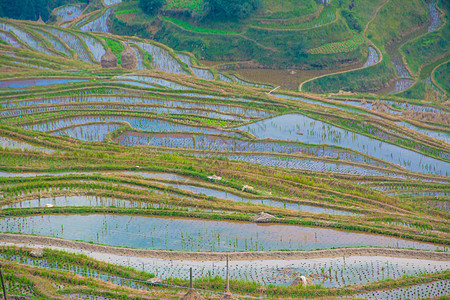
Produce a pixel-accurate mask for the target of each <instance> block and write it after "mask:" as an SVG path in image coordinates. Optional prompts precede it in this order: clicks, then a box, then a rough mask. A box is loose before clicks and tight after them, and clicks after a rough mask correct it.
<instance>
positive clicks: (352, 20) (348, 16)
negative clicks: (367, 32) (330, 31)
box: [342, 10, 362, 32]
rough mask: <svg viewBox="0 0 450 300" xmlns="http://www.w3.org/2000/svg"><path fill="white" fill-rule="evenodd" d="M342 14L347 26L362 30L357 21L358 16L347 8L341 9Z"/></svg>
mask: <svg viewBox="0 0 450 300" xmlns="http://www.w3.org/2000/svg"><path fill="white" fill-rule="evenodd" d="M342 16H343V17H344V19H345V21H347V24H348V27H350V28H351V29H353V30H356V31H358V32H361V31H362V26H361V24H360V23H359V20H358V18H357V17H355V16H354V15H353V14H352V13H351V12H349V11H348V10H343V11H342Z"/></svg>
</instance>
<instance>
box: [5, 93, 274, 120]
mask: <svg viewBox="0 0 450 300" xmlns="http://www.w3.org/2000/svg"><path fill="white" fill-rule="evenodd" d="M91 102H97V103H100V102H101V103H103V102H105V103H120V104H143V105H160V106H164V107H174V108H175V107H180V108H196V109H210V110H215V111H220V112H223V113H234V114H240V115H244V116H247V117H252V118H261V117H268V116H270V115H271V113H268V112H266V111H264V110H256V109H249V108H245V107H239V106H232V105H220V104H206V103H202V102H192V101H174V100H160V99H152V98H140V97H117V96H103V97H89V96H87V97H76V98H58V99H45V100H40V101H39V100H38V101H22V102H10V103H4V104H3V105H2V106H3V107H5V108H11V107H27V106H36V105H52V104H62V103H91Z"/></svg>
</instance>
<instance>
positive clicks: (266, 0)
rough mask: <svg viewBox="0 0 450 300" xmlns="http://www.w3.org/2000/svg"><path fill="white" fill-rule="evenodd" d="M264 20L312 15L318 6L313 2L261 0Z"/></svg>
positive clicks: (301, 0) (310, 0)
mask: <svg viewBox="0 0 450 300" xmlns="http://www.w3.org/2000/svg"><path fill="white" fill-rule="evenodd" d="M263 6H264V8H263V13H262V17H264V18H273V19H277V18H294V17H303V16H306V15H309V14H313V13H314V12H316V11H317V9H318V5H317V4H316V2H315V1H314V0H263Z"/></svg>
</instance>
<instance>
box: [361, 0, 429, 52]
mask: <svg viewBox="0 0 450 300" xmlns="http://www.w3.org/2000/svg"><path fill="white" fill-rule="evenodd" d="M428 20H429V13H428V7H427V5H426V3H425V1H422V0H395V1H390V2H389V3H388V4H386V5H385V6H383V8H382V9H381V10H380V11H379V12H378V15H377V17H376V18H375V20H374V21H373V22H372V23H370V25H369V28H368V30H367V36H368V37H369V38H370V39H371V40H372V41H373V42H375V44H377V45H379V46H382V45H383V46H384V45H386V44H387V43H388V42H390V41H392V39H395V38H399V37H400V36H402V35H403V34H404V33H405V32H406V31H408V30H410V29H413V28H418V27H420V26H423V25H424V24H425V23H426V22H428Z"/></svg>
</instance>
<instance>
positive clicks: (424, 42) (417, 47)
mask: <svg viewBox="0 0 450 300" xmlns="http://www.w3.org/2000/svg"><path fill="white" fill-rule="evenodd" d="M449 35H450V26H449V24H447V25H445V26H444V27H443V28H442V29H440V30H438V31H435V32H430V33H427V34H425V35H423V36H421V37H419V38H417V39H414V40H412V41H410V42H407V43H405V44H404V45H403V46H402V47H401V48H400V50H401V52H402V53H403V55H404V56H405V58H406V62H407V63H408V65H409V68H410V69H411V71H412V72H413V73H414V74H416V73H417V72H418V71H419V69H420V68H421V66H423V65H428V64H429V63H430V62H432V61H433V60H435V59H436V58H438V57H439V56H442V55H443V54H444V53H446V52H448V51H449V50H448V49H449V47H450V44H449V39H448V36H449Z"/></svg>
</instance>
